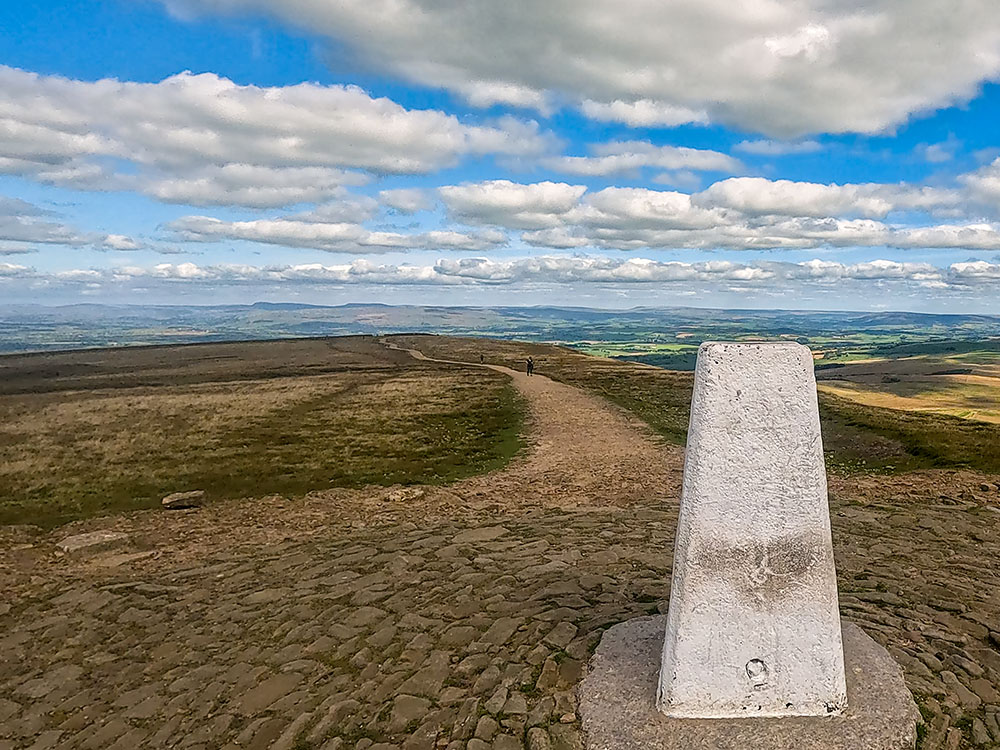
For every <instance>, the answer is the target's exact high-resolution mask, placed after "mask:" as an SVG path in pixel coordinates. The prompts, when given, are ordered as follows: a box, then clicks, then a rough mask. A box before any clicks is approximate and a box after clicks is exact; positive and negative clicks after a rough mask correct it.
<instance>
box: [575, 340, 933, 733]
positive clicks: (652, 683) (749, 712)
mask: <svg viewBox="0 0 1000 750" xmlns="http://www.w3.org/2000/svg"><path fill="white" fill-rule="evenodd" d="M580 710H581V715H582V719H583V725H584V730H585V732H586V735H587V747H588V748H589V749H590V750H640V749H641V750H653V749H655V750H673V749H675V748H676V749H677V750H681V749H682V748H683V750H695V749H696V748H714V749H717V750H729V749H730V748H731V749H732V750H736V749H737V748H745V747H754V748H758V749H760V750H771V749H772V748H773V749H775V750H776V749H777V748H796V750H798V749H799V748H803V747H808V748H814V749H815V750H831V749H833V748H836V749H837V750H849V749H851V750H853V749H855V748H865V750H903V749H904V748H912V747H913V746H914V742H915V738H916V721H917V718H918V713H917V711H916V707H915V706H914V704H913V699H912V697H911V696H910V694H909V692H908V691H907V690H906V687H905V684H904V683H903V679H902V674H901V672H900V670H899V667H898V666H897V665H896V664H895V662H893V661H892V659H891V657H890V656H889V654H888V653H887V652H886V651H885V649H883V648H882V647H881V646H879V645H878V644H877V643H875V642H874V641H873V640H871V639H870V638H869V637H868V636H866V635H865V634H864V633H863V632H862V631H861V630H860V629H859V628H857V627H856V626H854V625H850V624H844V625H843V627H842V626H841V621H840V615H839V609H838V603H837V578H836V571H835V568H834V559H833V545H832V541H831V534H830V514H829V506H828V500H827V491H826V471H825V468H824V463H823V444H822V438H821V435H820V425H819V410H818V407H817V401H816V382H815V377H814V375H813V360H812V354H811V353H810V351H809V349H807V348H806V347H804V346H801V345H799V344H794V343H769V344H763V343H762V344H757V343H753V344H743V343H705V344H702V345H701V348H700V349H699V350H698V363H697V368H696V371H695V385H694V395H693V397H692V400H691V421H690V427H689V430H688V444H687V454H686V459H685V464H684V483H683V489H682V493H681V505H680V515H679V519H678V524H677V536H676V543H675V549H674V569H673V578H672V584H671V594H670V604H669V610H668V614H667V616H666V617H652V618H640V619H638V620H633V621H630V622H627V623H622V624H621V625H618V626H616V627H614V628H612V629H610V630H609V631H608V632H607V633H606V634H605V636H604V638H603V639H602V641H601V644H600V646H599V647H598V649H597V651H596V653H595V655H594V658H593V661H592V663H591V671H590V673H589V674H588V676H587V677H586V679H585V680H584V682H583V684H582V685H581V688H580Z"/></svg>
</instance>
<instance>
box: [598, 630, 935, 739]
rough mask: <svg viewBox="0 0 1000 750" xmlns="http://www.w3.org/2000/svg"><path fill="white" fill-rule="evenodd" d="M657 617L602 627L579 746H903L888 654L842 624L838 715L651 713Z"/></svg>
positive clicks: (912, 725)
mask: <svg viewBox="0 0 1000 750" xmlns="http://www.w3.org/2000/svg"><path fill="white" fill-rule="evenodd" d="M665 624H666V618H665V617H662V616H661V617H640V618H638V619H635V620H630V621H628V622H624V623H622V624H620V625H616V626H615V627H613V628H611V629H609V630H608V631H607V632H606V633H605V634H604V637H603V638H602V639H601V643H600V645H599V646H598V647H597V651H596V652H595V653H594V656H593V659H592V660H591V668H590V673H589V674H588V675H587V676H586V677H585V678H584V680H583V682H582V683H581V684H580V688H579V699H580V718H581V720H582V722H583V730H584V733H585V735H586V750H651V749H653V748H655V750H700V749H702V748H703V749H704V750H747V748H754V750H779V749H780V750H806V749H808V750H909V749H910V748H913V746H914V744H915V742H916V724H917V721H918V720H919V717H920V714H919V712H918V711H917V707H916V706H915V705H914V703H913V698H912V696H911V695H910V692H909V691H908V690H907V689H906V685H905V683H904V682H903V675H902V672H901V670H900V668H899V667H898V666H897V665H896V663H895V662H894V661H893V660H892V657H891V656H889V653H888V652H887V651H886V650H885V649H884V648H882V647H881V646H880V645H878V644H877V643H876V642H875V641H873V640H872V639H871V638H869V637H868V636H867V635H866V634H865V633H864V631H862V630H861V628H859V627H858V626H857V625H854V624H852V623H848V622H845V623H844V625H843V643H844V654H845V658H846V664H847V696H848V701H847V709H846V710H845V711H844V712H843V713H842V714H840V715H839V716H786V717H778V718H774V717H771V718H765V717H754V718H736V719H677V718H671V717H668V716H664V715H663V714H662V713H660V712H659V711H657V709H656V705H655V702H654V698H655V695H656V687H657V659H656V657H657V656H658V652H659V647H660V638H661V635H662V633H663V628H664V626H665Z"/></svg>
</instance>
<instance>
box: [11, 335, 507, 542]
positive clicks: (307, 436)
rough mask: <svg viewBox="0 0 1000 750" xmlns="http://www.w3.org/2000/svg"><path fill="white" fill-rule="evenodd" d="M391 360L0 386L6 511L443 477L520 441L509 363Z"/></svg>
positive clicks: (477, 468) (494, 460) (17, 517)
mask: <svg viewBox="0 0 1000 750" xmlns="http://www.w3.org/2000/svg"><path fill="white" fill-rule="evenodd" d="M373 346H376V345H374V344H373ZM233 347H234V349H233V352H237V349H236V347H238V345H233ZM379 349H380V347H379ZM335 355H336V353H334V354H333V355H332V356H334V358H335ZM118 356H120V354H119V355H118ZM252 356H254V355H251V358H252ZM237 359H240V358H238V357H237ZM329 359H330V358H329V357H328V358H327V361H326V362H325V365H327V366H329V365H330V361H329ZM124 361H125V362H126V363H127V358H126V359H125V360H124ZM352 361H353V360H352ZM240 362H241V366H246V365H247V363H246V361H245V358H242V359H241V360H240ZM301 365H302V363H301V362H300V363H298V365H297V368H296V371H298V370H300V369H301ZM382 365H383V366H377V367H376V366H366V367H364V368H361V369H357V368H353V367H348V368H346V369H344V370H343V371H341V372H324V373H323V374H321V375H314V376H302V375H299V374H296V375H295V376H291V377H282V376H281V373H280V372H270V371H269V372H268V373H267V376H266V378H265V379H260V380H253V379H249V378H248V377H246V373H245V372H241V377H243V379H241V380H221V381H220V380H218V378H220V377H224V376H225V374H226V372H225V370H223V371H222V372H215V373H213V374H212V376H211V377H208V378H202V379H201V380H202V381H204V382H194V383H190V382H182V383H179V384H171V383H169V382H165V383H164V384H162V385H142V386H133V385H127V386H120V385H119V386H118V387H101V386H102V385H104V386H106V385H107V383H106V382H105V381H104V380H100V379H98V380H96V381H95V382H92V383H88V387H87V388H84V389H76V388H74V389H71V390H54V391H51V392H47V393H23V392H22V393H15V394H7V395H0V524H15V523H30V524H36V525H39V526H42V527H53V526H56V525H59V524H62V523H65V522H67V521H71V520H76V519H80V518H86V517H89V516H94V515H102V514H107V513H113V512H118V511H124V510H133V509H140V508H151V507H156V506H158V505H159V502H160V499H161V498H162V497H163V496H164V495H166V494H168V493H170V492H175V491H183V490H193V489H201V490H205V492H206V494H207V496H208V498H209V499H210V500H211V499H224V498H240V497H261V496H266V495H272V494H281V495H285V496H296V495H302V494H305V493H307V492H310V491H314V490H324V489H329V488H331V487H359V486H363V485H369V484H374V485H391V484H442V483H447V482H452V481H455V480H457V479H460V478H462V477H466V476H470V475H473V474H478V473H482V472H485V471H489V470H492V469H494V468H498V467H500V466H502V465H503V464H504V463H505V462H506V461H507V460H509V459H510V458H511V457H512V456H513V455H514V454H515V453H516V452H517V451H518V450H519V447H520V439H519V435H520V429H521V424H522V419H523V412H524V407H523V404H522V403H521V401H520V399H519V397H518V395H517V393H516V390H515V389H514V388H513V387H512V386H511V384H510V382H509V380H508V379H507V378H505V377H504V376H502V375H498V374H496V373H493V372H490V371H485V370H480V369H478V368H461V367H454V366H439V365H432V364H417V363H415V362H413V361H412V360H409V359H408V358H406V362H405V363H400V362H395V363H394V362H391V361H390V362H383V363H382ZM227 367H229V365H227ZM178 368H179V369H183V368H182V367H181V366H180V365H178ZM327 369H329V367H327ZM167 374H169V372H168V373H167ZM166 380H169V377H167V378H166ZM49 382H51V381H49Z"/></svg>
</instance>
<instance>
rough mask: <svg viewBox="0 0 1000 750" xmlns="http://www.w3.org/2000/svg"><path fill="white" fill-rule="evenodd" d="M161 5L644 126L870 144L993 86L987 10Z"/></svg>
mask: <svg viewBox="0 0 1000 750" xmlns="http://www.w3.org/2000/svg"><path fill="white" fill-rule="evenodd" d="M163 1H164V2H165V3H166V4H167V5H168V6H169V7H171V8H173V9H175V10H176V11H177V12H179V13H185V14H188V15H190V14H193V13H199V12H218V13H233V12H239V11H243V12H258V11H263V12H266V13H270V14H272V15H274V16H277V17H278V18H280V19H282V20H284V21H286V22H289V23H291V24H294V25H296V26H299V27H301V28H305V29H308V30H309V31H310V32H312V33H316V34H321V35H326V36H327V37H329V38H330V39H332V40H334V41H335V42H336V43H337V44H339V45H346V46H347V47H348V48H349V49H350V50H351V52H352V53H353V54H354V55H355V56H356V57H357V58H358V59H359V60H361V61H362V62H363V63H365V64H367V65H369V66H372V67H376V68H379V69H382V70H386V71H388V72H391V73H394V74H396V75H399V76H401V77H404V78H406V79H409V80H412V81H417V82H420V83H423V84H427V85H431V86H443V87H446V88H449V89H451V90H453V91H456V92H458V93H460V94H463V95H465V96H467V97H469V98H472V99H473V100H475V99H476V97H477V96H478V97H479V100H480V101H481V103H483V104H488V103H492V102H497V101H506V102H511V103H516V104H518V105H519V106H538V104H537V102H540V101H549V100H551V99H552V98H553V97H559V98H561V99H563V100H568V101H575V102H578V103H579V104H580V105H581V106H583V107H584V111H585V112H589V113H590V114H591V116H594V117H596V118H598V119H610V118H613V119H616V120H619V121H622V122H626V123H630V124H639V125H652V124H666V125H672V124H678V123H681V122H692V121H694V122H699V121H702V119H703V116H702V113H705V116H704V119H710V120H712V121H719V122H724V123H727V124H730V125H734V126H736V127H739V128H741V129H743V130H746V131H754V132H761V133H767V134H772V135H777V136H781V137H788V136H796V135H800V134H805V133H818V132H865V133H873V132H880V131H884V130H887V129H890V128H892V127H894V126H896V125H899V124H900V123H903V122H905V121H906V120H907V119H908V118H910V117H911V116H912V115H914V114H915V113H920V112H924V111H926V110H930V109H934V108H939V107H943V106H949V105H952V104H955V103H959V102H963V101H966V100H968V99H970V98H972V97H974V96H975V95H976V94H977V92H978V90H979V87H980V85H981V84H983V83H984V82H987V81H992V80H995V79H996V78H997V77H998V76H1000V14H998V13H997V9H996V4H995V0H964V2H960V3H950V4H947V5H945V4H942V3H941V2H940V0H910V1H909V2H900V1H899V0H864V2H846V3H834V2H829V0H797V1H796V2H774V1H762V2H743V3H734V2H732V1H731V0H672V2H670V3H669V4H666V5H664V4H663V3H657V2H649V0H550V1H549V2H530V1H527V0H512V1H510V2H496V0H468V1H467V2H462V3H442V2H439V0H364V1H361V0H351V1H349V2H329V0H295V2H270V1H268V0H163ZM470 82H473V83H471V84H470ZM477 91H478V92H479V93H478V94H477Z"/></svg>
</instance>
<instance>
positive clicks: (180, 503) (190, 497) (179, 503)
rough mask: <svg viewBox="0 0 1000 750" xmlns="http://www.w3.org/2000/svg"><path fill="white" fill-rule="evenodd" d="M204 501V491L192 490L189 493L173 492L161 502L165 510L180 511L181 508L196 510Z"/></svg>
mask: <svg viewBox="0 0 1000 750" xmlns="http://www.w3.org/2000/svg"><path fill="white" fill-rule="evenodd" d="M204 499H205V490H193V491H191V492H174V493H173V494H170V495H167V496H166V497H165V498H163V500H162V501H161V502H162V503H163V507H164V508H166V509H167V510H180V509H182V508H197V507H198V506H200V505H201V503H202V501H204Z"/></svg>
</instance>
